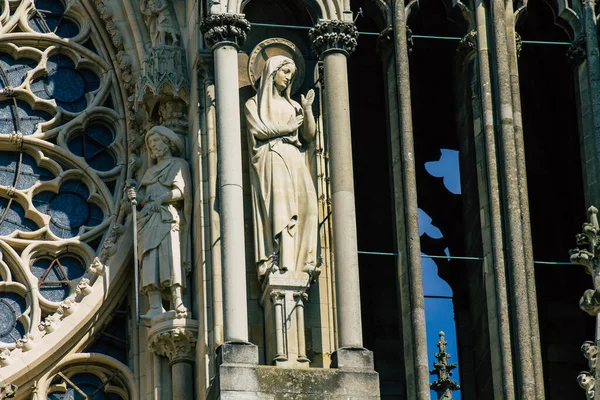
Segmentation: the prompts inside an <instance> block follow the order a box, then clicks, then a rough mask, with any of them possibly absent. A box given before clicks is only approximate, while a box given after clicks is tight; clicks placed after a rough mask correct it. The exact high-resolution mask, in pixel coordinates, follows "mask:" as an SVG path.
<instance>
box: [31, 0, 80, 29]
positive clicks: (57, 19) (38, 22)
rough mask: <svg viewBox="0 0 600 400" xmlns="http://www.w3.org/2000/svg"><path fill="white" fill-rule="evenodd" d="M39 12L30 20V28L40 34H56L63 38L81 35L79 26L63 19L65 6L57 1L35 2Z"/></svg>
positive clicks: (44, 0) (40, 0) (41, 0)
mask: <svg viewBox="0 0 600 400" xmlns="http://www.w3.org/2000/svg"><path fill="white" fill-rule="evenodd" d="M35 7H36V9H37V12H34V13H33V14H32V16H31V17H30V19H29V26H31V28H32V29H33V30H34V31H36V32H40V33H50V32H54V33H56V35H57V36H60V37H62V38H72V37H74V36H76V35H77V34H78V33H79V27H78V26H77V24H76V23H75V22H73V21H71V20H69V19H67V18H64V17H63V14H64V12H65V6H64V4H63V3H62V2H61V1H57V0H37V1H35Z"/></svg>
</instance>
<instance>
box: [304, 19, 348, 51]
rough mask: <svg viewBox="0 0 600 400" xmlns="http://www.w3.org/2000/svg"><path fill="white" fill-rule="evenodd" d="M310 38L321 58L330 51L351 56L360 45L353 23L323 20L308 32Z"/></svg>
mask: <svg viewBox="0 0 600 400" xmlns="http://www.w3.org/2000/svg"><path fill="white" fill-rule="evenodd" d="M308 37H309V38H310V40H311V42H312V45H313V48H314V49H315V51H316V52H317V54H319V56H320V57H321V56H323V55H324V54H325V53H327V52H329V51H339V52H343V53H345V54H346V55H350V54H352V53H353V52H354V50H356V46H357V44H358V42H357V39H358V30H357V29H356V26H355V25H354V23H353V22H344V21H338V20H321V21H319V22H318V23H317V25H316V26H315V27H314V28H312V29H311V30H310V31H308Z"/></svg>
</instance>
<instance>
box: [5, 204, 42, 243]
mask: <svg viewBox="0 0 600 400" xmlns="http://www.w3.org/2000/svg"><path fill="white" fill-rule="evenodd" d="M7 208H8V210H7ZM2 216H4V219H0V236H5V235H10V234H11V233H13V232H15V231H16V230H19V231H22V232H31V231H35V230H37V229H39V228H38V226H37V225H36V224H35V223H34V222H33V221H31V220H30V219H27V218H25V210H24V209H23V207H22V206H21V205H20V204H19V203H17V202H16V201H12V202H10V207H9V201H8V200H7V199H5V198H3V197H0V218H1V217H2Z"/></svg>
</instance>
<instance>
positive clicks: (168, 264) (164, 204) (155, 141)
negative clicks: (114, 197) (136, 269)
mask: <svg viewBox="0 0 600 400" xmlns="http://www.w3.org/2000/svg"><path fill="white" fill-rule="evenodd" d="M145 143H146V146H147V149H148V152H149V154H150V157H151V159H152V160H153V161H155V163H154V164H153V165H151V166H150V167H149V168H148V169H147V170H146V172H145V173H144V176H143V177H142V179H141V181H140V183H139V185H138V188H137V192H136V190H135V189H133V188H129V189H128V191H127V194H128V196H129V198H130V199H132V197H133V198H136V197H137V202H138V204H139V206H140V207H141V209H140V210H139V212H138V214H137V232H138V240H139V246H138V259H139V262H140V265H141V275H140V278H141V286H142V290H141V291H142V293H144V294H146V295H147V296H148V299H149V302H150V309H149V310H148V312H147V313H146V314H144V315H142V316H141V319H142V320H144V321H146V322H151V321H152V320H153V319H156V318H158V317H159V316H162V317H164V318H165V319H169V318H185V317H187V308H186V307H185V305H184V302H183V297H182V290H183V289H184V287H185V280H186V268H189V266H190V265H191V252H190V250H191V247H190V236H189V233H190V223H191V208H192V199H191V195H190V193H191V190H192V187H191V185H192V183H191V182H192V181H191V177H190V172H189V166H188V164H187V162H186V161H185V160H184V159H182V158H179V157H176V156H178V155H180V154H181V153H182V152H183V142H182V140H181V139H180V138H179V137H178V136H177V134H176V133H175V132H173V131H172V130H170V129H168V128H166V127H164V126H155V127H153V128H151V129H150V130H149V131H148V133H147V134H146V140H145ZM163 297H164V298H167V299H170V303H171V306H170V310H169V313H167V314H166V315H163V314H165V313H166V312H167V311H166V310H165V309H164V307H163V303H162V300H163Z"/></svg>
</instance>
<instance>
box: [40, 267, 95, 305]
mask: <svg viewBox="0 0 600 400" xmlns="http://www.w3.org/2000/svg"><path fill="white" fill-rule="evenodd" d="M31 272H32V273H33V275H34V276H35V277H36V278H38V286H39V290H40V294H41V295H42V296H44V298H46V299H48V300H50V301H54V302H60V301H62V300H64V299H66V298H67V297H68V296H69V295H70V294H71V285H70V283H71V281H73V280H74V279H78V278H81V277H82V276H83V274H84V273H85V268H84V266H83V263H82V262H81V261H80V260H79V259H78V258H75V257H72V256H62V257H57V258H54V259H51V258H39V259H37V260H35V261H34V263H33V265H32V266H31Z"/></svg>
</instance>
